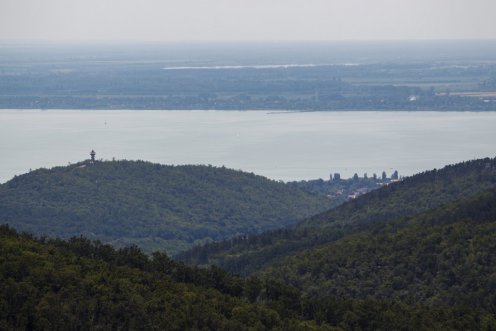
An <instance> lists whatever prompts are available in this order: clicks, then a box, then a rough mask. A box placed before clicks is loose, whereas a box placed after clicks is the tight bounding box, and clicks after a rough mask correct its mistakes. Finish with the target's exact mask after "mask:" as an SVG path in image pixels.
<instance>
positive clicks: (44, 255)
mask: <svg viewBox="0 0 496 331" xmlns="http://www.w3.org/2000/svg"><path fill="white" fill-rule="evenodd" d="M0 253H1V254H0V329H1V330H285V331H290V330H294V331H300V330H301V331H304V330H305V331H310V330H335V331H336V330H352V329H356V330H432V329H450V330H493V329H491V327H494V326H495V325H496V319H495V318H494V316H492V315H491V314H488V313H487V312H484V311H481V310H476V309H472V308H468V307H453V308H450V307H436V308H433V309H432V308H428V307H426V306H421V305H407V304H403V303H397V302H392V301H373V300H349V299H347V300H343V299H333V298H319V299H312V298H303V297H302V296H301V294H300V293H299V291H298V290H296V289H295V288H291V287H289V286H287V285H284V284H282V283H280V282H278V281H274V280H265V281H261V280H259V279H257V278H249V279H242V278H239V277H235V276H232V275H230V274H228V273H226V272H224V271H222V270H220V269H216V268H214V269H211V270H206V269H198V268H190V267H187V266H185V265H183V264H181V263H178V262H174V261H173V260H171V259H170V258H168V257H167V256H166V255H165V254H163V253H156V254H154V255H153V258H149V257H148V256H147V255H145V254H144V253H142V252H141V251H140V250H139V249H138V248H137V247H130V248H126V249H120V250H115V249H114V248H112V247H111V246H109V245H102V244H100V243H97V242H91V241H89V240H88V239H85V238H72V239H70V240H69V241H63V240H58V239H57V240H53V239H51V240H47V239H43V238H42V239H33V237H32V236H30V235H25V234H23V235H19V234H17V233H16V231H14V230H13V229H11V228H9V227H8V226H0Z"/></svg>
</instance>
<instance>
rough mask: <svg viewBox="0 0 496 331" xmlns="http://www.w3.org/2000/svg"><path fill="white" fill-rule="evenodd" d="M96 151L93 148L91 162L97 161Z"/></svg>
mask: <svg viewBox="0 0 496 331" xmlns="http://www.w3.org/2000/svg"><path fill="white" fill-rule="evenodd" d="M95 155H96V153H95V151H94V150H91V153H90V156H91V162H95Z"/></svg>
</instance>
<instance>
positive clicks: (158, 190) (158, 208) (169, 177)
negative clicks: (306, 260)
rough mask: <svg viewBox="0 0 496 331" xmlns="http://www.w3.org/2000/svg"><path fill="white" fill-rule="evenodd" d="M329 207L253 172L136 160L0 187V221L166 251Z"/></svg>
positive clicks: (28, 177)
mask: <svg viewBox="0 0 496 331" xmlns="http://www.w3.org/2000/svg"><path fill="white" fill-rule="evenodd" d="M329 206H330V202H329V200H326V199H325V198H323V197H319V196H316V195H312V194H308V193H305V192H303V191H301V190H299V189H296V188H293V187H289V186H288V185H286V184H283V183H280V182H276V181H272V180H268V179H266V178H264V177H261V176H256V175H254V174H249V173H243V172H241V171H235V170H230V169H226V168H216V167H211V166H164V165H159V164H152V163H148V162H142V161H138V162H132V161H115V162H95V163H91V162H89V161H86V162H81V163H78V164H74V165H70V166H67V167H57V168H53V169H51V170H46V169H40V170H36V171H33V172H30V173H28V174H25V175H22V176H18V177H15V178H14V179H12V180H11V181H9V182H7V183H5V184H3V185H0V223H8V224H10V225H11V226H13V227H15V228H16V229H19V230H22V231H29V232H31V233H34V234H43V235H48V236H58V237H63V238H68V237H71V236H74V235H84V236H87V237H88V238H91V239H98V240H101V241H103V242H109V243H112V244H114V245H116V246H119V247H122V246H124V245H128V244H138V245H139V246H140V247H142V248H144V249H146V250H147V251H152V250H157V249H165V250H166V251H167V252H169V253H176V252H178V251H180V250H183V249H186V248H188V247H191V246H192V245H193V244H195V243H201V242H204V241H208V240H219V239H222V238H227V237H232V236H236V235H244V234H253V233H259V232H262V231H264V230H270V229H276V228H280V227H282V226H285V225H289V224H292V223H295V222H296V221H297V220H300V219H302V218H304V217H308V216H310V215H313V214H315V213H317V212H321V211H323V210H326V209H327V208H328V207H329Z"/></svg>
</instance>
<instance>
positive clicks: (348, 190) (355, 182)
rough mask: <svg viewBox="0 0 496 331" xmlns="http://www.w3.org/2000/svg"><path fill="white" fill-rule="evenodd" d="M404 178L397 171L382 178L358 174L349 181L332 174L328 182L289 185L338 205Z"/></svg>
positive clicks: (319, 181) (302, 182) (317, 180)
mask: <svg viewBox="0 0 496 331" xmlns="http://www.w3.org/2000/svg"><path fill="white" fill-rule="evenodd" d="M401 180H402V177H401V176H400V175H399V173H398V171H397V170H395V171H394V172H393V173H392V174H391V175H390V176H389V177H388V175H387V173H386V172H385V171H383V172H382V174H381V175H380V176H378V175H377V174H376V173H374V174H372V175H371V176H369V175H368V174H367V173H364V174H363V176H361V177H360V176H359V175H358V174H357V173H355V174H354V175H353V177H351V178H348V179H342V178H341V174H340V173H331V174H330V175H329V179H328V180H324V179H322V178H321V179H314V180H302V181H293V182H289V183H288V184H289V185H291V186H295V187H298V188H300V189H303V190H305V191H307V192H310V193H314V194H319V195H324V196H326V197H327V198H328V199H330V200H333V201H335V202H337V203H341V202H344V201H347V200H351V199H356V198H357V197H359V196H360V195H362V194H365V193H368V192H370V191H372V190H375V189H377V188H379V187H381V186H383V185H389V184H391V183H394V182H397V181H401Z"/></svg>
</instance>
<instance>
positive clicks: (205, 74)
mask: <svg viewBox="0 0 496 331" xmlns="http://www.w3.org/2000/svg"><path fill="white" fill-rule="evenodd" d="M386 46H387V45H386ZM386 46H383V47H380V46H378V45H375V46H370V45H369V46H367V45H363V46H361V48H360V47H357V46H355V48H353V47H348V48H349V49H347V48H346V47H345V46H343V45H341V46H336V45H334V46H332V45H331V46H329V45H328V46H325V45H324V46H322V45H320V46H319V45H310V46H309V45H306V46H305V45H297V44H295V45H289V46H288V45H286V46H285V47H282V46H281V47H274V46H272V47H266V48H267V49H265V48H263V45H262V46H260V45H255V46H249V45H248V46H247V45H244V46H237V47H235V46H231V47H228V46H226V45H221V46H219V45H211V46H209V45H203V47H199V46H197V47H189V48H188V47H185V46H184V45H183V46H176V47H174V46H169V47H158V46H155V47H152V46H147V47H134V48H132V47H130V46H129V47H124V46H120V47H117V46H114V47H107V48H102V47H99V48H98V47H89V46H87V47H79V48H77V47H73V48H71V47H69V46H67V45H66V46H64V47H62V46H58V47H56V46H54V45H52V46H47V45H45V46H44V47H24V48H23V47H19V46H17V47H14V46H12V47H6V46H4V47H1V48H0V51H1V53H2V54H1V55H0V108H4V109H9V108H12V109H17V108H26V109H176V110H182V109H184V110H188V109H218V110H247V109H250V110H301V111H312V110H439V111H445V110H446V111H448V110H474V111H487V110H495V109H496V93H495V91H496V62H494V61H492V60H490V59H491V58H493V59H494V57H491V54H493V53H495V51H494V50H493V49H492V48H490V49H489V50H488V49H487V48H488V47H487V46H486V47H483V46H484V45H482V46H481V45H466V44H463V45H461V46H460V45H458V46H457V45H445V47H444V48H442V47H441V49H437V48H435V47H434V45H424V44H409V45H406V46H405V45H403V46H405V47H404V48H405V49H404V50H403V51H399V50H400V49H402V48H401V47H402V45H396V46H394V47H393V46H391V45H389V46H387V47H386ZM470 48H473V49H472V50H470ZM305 50H306V51H305ZM450 50H451V51H450ZM140 51H141V52H140ZM312 52H315V53H317V54H320V55H319V56H316V55H312V54H313V53H312ZM471 52H472V53H473V54H472V53H471ZM409 53H412V54H413V55H412V54H409Z"/></svg>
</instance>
